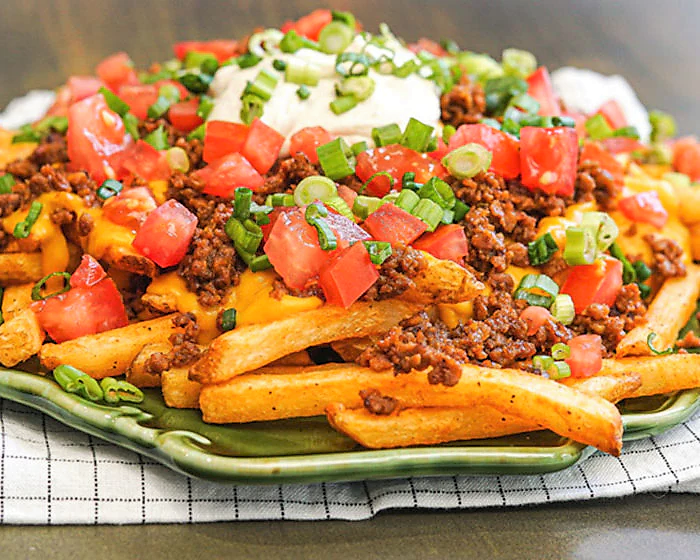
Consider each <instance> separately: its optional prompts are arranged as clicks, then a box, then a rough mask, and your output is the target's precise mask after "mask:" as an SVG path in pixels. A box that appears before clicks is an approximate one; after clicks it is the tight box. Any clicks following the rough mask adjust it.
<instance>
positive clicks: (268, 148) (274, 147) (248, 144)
mask: <svg viewBox="0 0 700 560" xmlns="http://www.w3.org/2000/svg"><path fill="white" fill-rule="evenodd" d="M282 144H284V136H282V135H281V134H280V133H279V132H277V131H276V130H275V129H274V128H271V127H269V126H267V125H266V124H265V123H264V122H262V121H261V120H260V119H255V120H253V123H252V124H251V125H250V130H249V131H248V136H247V137H246V140H245V143H244V144H243V147H242V148H241V154H243V157H245V158H246V159H247V160H248V161H249V162H250V163H251V165H252V166H253V167H255V169H256V170H257V171H258V173H267V172H268V171H270V168H271V167H272V166H273V165H274V163H275V162H276V161H277V158H278V157H279V155H280V150H281V149H282Z"/></svg>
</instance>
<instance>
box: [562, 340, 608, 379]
mask: <svg viewBox="0 0 700 560" xmlns="http://www.w3.org/2000/svg"><path fill="white" fill-rule="evenodd" d="M568 345H569V348H570V349H571V354H570V355H569V357H568V358H567V359H566V360H565V361H566V363H567V364H569V367H570V368H571V377H590V376H591V375H595V374H596V373H598V372H599V371H600V370H601V369H603V341H602V339H601V338H600V336H598V335H597V334H582V335H579V336H575V337H574V338H572V339H571V340H569V342H568Z"/></svg>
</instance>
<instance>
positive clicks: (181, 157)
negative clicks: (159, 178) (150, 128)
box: [165, 146, 190, 173]
mask: <svg viewBox="0 0 700 560" xmlns="http://www.w3.org/2000/svg"><path fill="white" fill-rule="evenodd" d="M165 161H167V162H168V166H169V167H170V170H171V171H175V172H178V173H187V172H188V171H189V170H190V158H189V157H187V152H186V151H185V150H183V149H182V148H180V147H177V146H176V147H174V148H170V149H168V151H167V152H165Z"/></svg>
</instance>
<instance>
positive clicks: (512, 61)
mask: <svg viewBox="0 0 700 560" xmlns="http://www.w3.org/2000/svg"><path fill="white" fill-rule="evenodd" d="M501 66H502V67H503V71H504V72H505V73H506V75H508V76H515V77H516V78H522V79H523V80H524V79H525V78H527V77H528V76H529V75H530V74H532V73H533V72H534V71H535V70H537V59H536V58H535V55H534V54H532V53H531V52H528V51H522V50H520V49H506V50H504V51H503V54H502V55H501Z"/></svg>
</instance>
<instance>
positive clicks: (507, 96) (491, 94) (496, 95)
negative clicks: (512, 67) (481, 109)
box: [484, 76, 528, 115]
mask: <svg viewBox="0 0 700 560" xmlns="http://www.w3.org/2000/svg"><path fill="white" fill-rule="evenodd" d="M527 89H528V86H527V82H526V81H525V80H521V79H520V78H516V77H515V76H502V77H499V78H493V79H490V80H488V81H487V82H486V84H485V85H484V93H485V94H486V110H487V112H488V114H489V115H502V114H503V112H504V111H505V110H506V108H507V107H508V104H509V103H510V100H511V99H512V98H513V97H517V96H518V95H521V94H523V93H526V92H527Z"/></svg>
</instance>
